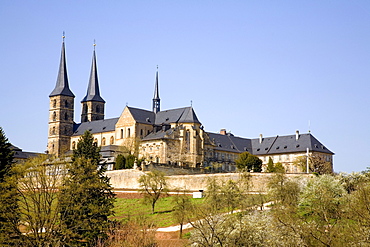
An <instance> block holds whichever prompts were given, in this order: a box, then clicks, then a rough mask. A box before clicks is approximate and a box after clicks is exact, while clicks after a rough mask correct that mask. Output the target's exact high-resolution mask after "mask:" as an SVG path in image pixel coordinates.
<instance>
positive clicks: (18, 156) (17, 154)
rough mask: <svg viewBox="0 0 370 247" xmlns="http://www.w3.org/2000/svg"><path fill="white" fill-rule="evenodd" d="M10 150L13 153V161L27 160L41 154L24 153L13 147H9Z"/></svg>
mask: <svg viewBox="0 0 370 247" xmlns="http://www.w3.org/2000/svg"><path fill="white" fill-rule="evenodd" d="M10 149H11V150H12V151H13V152H14V159H28V158H32V157H37V156H39V155H41V153H35V152H25V151H23V150H22V149H20V148H19V147H16V146H14V145H11V146H10Z"/></svg>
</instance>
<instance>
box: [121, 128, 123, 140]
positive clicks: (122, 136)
mask: <svg viewBox="0 0 370 247" xmlns="http://www.w3.org/2000/svg"><path fill="white" fill-rule="evenodd" d="M121 139H123V129H121Z"/></svg>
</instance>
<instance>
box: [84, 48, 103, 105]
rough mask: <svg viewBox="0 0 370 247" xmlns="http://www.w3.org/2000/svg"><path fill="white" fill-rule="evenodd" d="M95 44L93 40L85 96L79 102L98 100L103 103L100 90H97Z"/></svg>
mask: <svg viewBox="0 0 370 247" xmlns="http://www.w3.org/2000/svg"><path fill="white" fill-rule="evenodd" d="M95 46H96V44H95V42H94V52H93V58H92V64H91V72H90V81H89V86H88V88H87V93H86V96H85V97H84V98H83V99H82V101H81V102H87V101H99V102H103V103H105V101H104V99H103V98H102V97H101V96H100V91H99V81H98V68H97V66H96V54H95Z"/></svg>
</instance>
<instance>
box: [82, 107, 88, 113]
mask: <svg viewBox="0 0 370 247" xmlns="http://www.w3.org/2000/svg"><path fill="white" fill-rule="evenodd" d="M82 112H83V113H84V114H87V106H86V105H83V107H82Z"/></svg>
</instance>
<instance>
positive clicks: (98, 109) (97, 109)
mask: <svg viewBox="0 0 370 247" xmlns="http://www.w3.org/2000/svg"><path fill="white" fill-rule="evenodd" d="M96 112H97V113H99V112H100V107H99V106H98V105H97V106H96Z"/></svg>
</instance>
